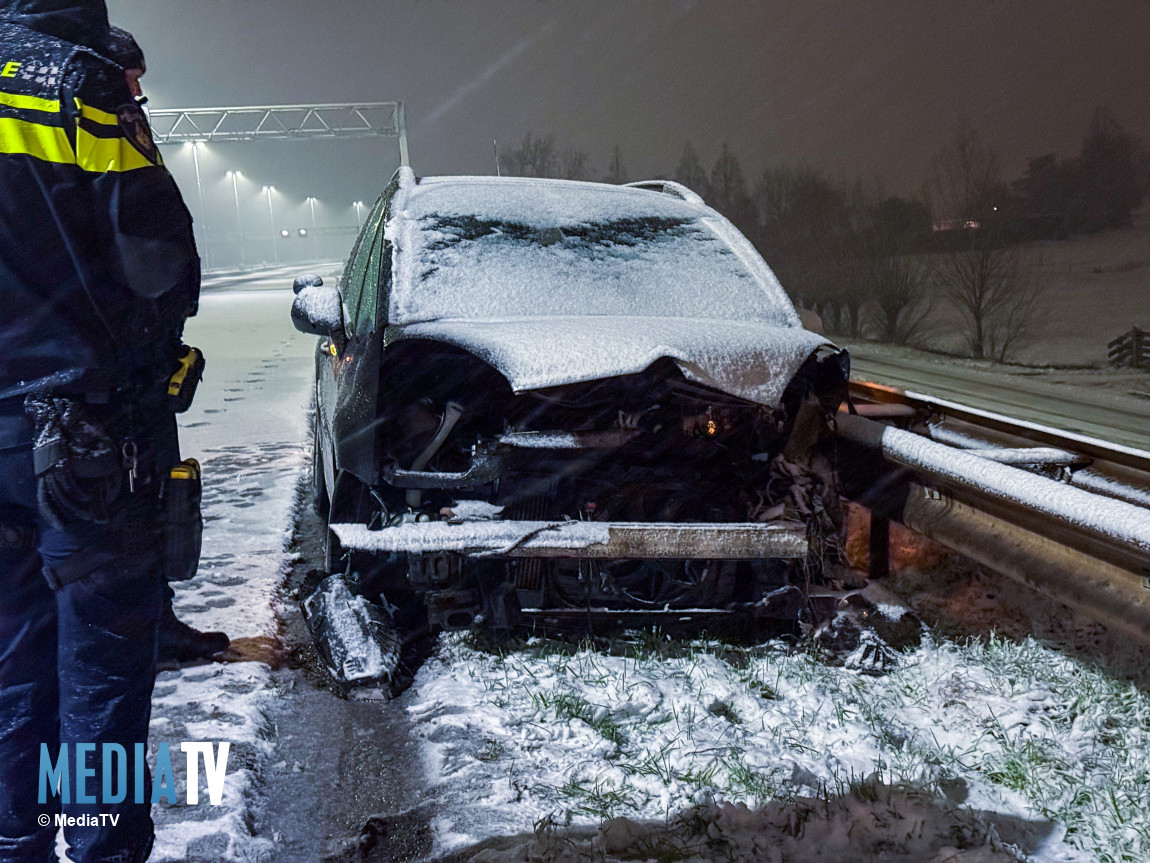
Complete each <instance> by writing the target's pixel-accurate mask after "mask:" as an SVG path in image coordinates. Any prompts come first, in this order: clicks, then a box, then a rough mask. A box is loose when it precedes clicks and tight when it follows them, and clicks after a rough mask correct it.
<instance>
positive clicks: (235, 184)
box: [228, 171, 245, 267]
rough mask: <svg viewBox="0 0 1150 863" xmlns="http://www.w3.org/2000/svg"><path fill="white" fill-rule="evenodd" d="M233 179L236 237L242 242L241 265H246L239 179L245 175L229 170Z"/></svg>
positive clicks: (229, 174)
mask: <svg viewBox="0 0 1150 863" xmlns="http://www.w3.org/2000/svg"><path fill="white" fill-rule="evenodd" d="M228 176H229V177H230V178H231V180H232V196H233V197H234V198H235V202H236V238H237V240H238V241H239V244H240V266H241V267H242V266H244V265H245V264H244V226H243V223H242V222H241V221H240V187H239V179H240V177H242V176H243V174H241V173H240V172H239V171H228Z"/></svg>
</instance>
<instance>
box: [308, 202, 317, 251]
mask: <svg viewBox="0 0 1150 863" xmlns="http://www.w3.org/2000/svg"><path fill="white" fill-rule="evenodd" d="M307 203H308V206H309V207H311V256H312V260H316V261H318V260H319V251H318V250H317V249H316V245H315V198H312V197H309V198H308V199H307Z"/></svg>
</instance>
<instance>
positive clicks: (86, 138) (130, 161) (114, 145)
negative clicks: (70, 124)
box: [76, 126, 155, 174]
mask: <svg viewBox="0 0 1150 863" xmlns="http://www.w3.org/2000/svg"><path fill="white" fill-rule="evenodd" d="M76 164H77V165H79V166H80V167H81V168H83V169H84V170H85V171H96V172H97V173H100V174H104V173H108V172H110V171H135V170H137V169H139V168H152V167H155V166H154V165H153V164H152V163H151V162H149V161H148V160H147V159H145V158H144V154H143V153H141V152H140V151H139V150H137V149H136V148H135V147H133V146H132V145H131V144H129V143H128V139H127V138H125V137H123V136H122V135H121V136H118V137H115V138H97V137H96V136H95V135H93V134H92V133H91V132H86V131H84V129H82V128H80V127H79V126H77V127H76Z"/></svg>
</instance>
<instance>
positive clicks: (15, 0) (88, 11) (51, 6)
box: [0, 0, 108, 50]
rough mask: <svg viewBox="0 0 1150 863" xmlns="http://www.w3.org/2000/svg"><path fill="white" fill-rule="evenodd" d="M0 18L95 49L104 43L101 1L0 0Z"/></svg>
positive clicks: (105, 9)
mask: <svg viewBox="0 0 1150 863" xmlns="http://www.w3.org/2000/svg"><path fill="white" fill-rule="evenodd" d="M0 19H6V20H9V21H16V22H19V23H20V24H23V25H25V26H27V27H31V28H32V29H33V30H36V31H38V32H40V33H46V34H48V35H49V36H56V37H58V38H60V39H63V40H65V41H67V42H74V43H76V44H77V45H86V46H87V47H89V48H95V49H96V50H100V49H101V48H102V47H103V46H104V44H105V43H106V42H107V40H108V7H107V6H106V5H105V4H104V0H0Z"/></svg>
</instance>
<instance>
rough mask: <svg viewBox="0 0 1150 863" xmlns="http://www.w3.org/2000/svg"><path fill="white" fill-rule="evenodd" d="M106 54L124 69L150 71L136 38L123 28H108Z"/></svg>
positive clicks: (114, 26) (113, 26)
mask: <svg viewBox="0 0 1150 863" xmlns="http://www.w3.org/2000/svg"><path fill="white" fill-rule="evenodd" d="M104 54H105V56H107V58H108V59H109V60H112V61H114V62H115V63H116V64H117V65H118V66H120V67H121V68H123V69H139V70H140V71H141V72H147V71H148V67H147V65H146V64H145V63H144V52H143V51H141V50H140V45H139V43H138V42H137V41H136V37H135V36H133V35H132V34H131V33H129V32H128V31H127V30H125V29H124V28H123V27H117V26H116V25H115V24H113V25H112V26H111V27H109V28H108V44H107V47H106V48H105V50H104Z"/></svg>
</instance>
